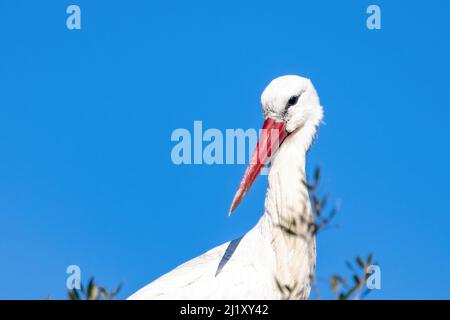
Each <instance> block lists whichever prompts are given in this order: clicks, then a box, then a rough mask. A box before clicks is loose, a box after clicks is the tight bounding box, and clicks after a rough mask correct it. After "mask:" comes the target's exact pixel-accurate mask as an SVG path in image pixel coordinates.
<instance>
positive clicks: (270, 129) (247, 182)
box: [228, 118, 288, 216]
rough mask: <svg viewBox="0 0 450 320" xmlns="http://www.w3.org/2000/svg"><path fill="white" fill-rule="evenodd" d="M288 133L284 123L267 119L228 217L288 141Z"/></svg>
mask: <svg viewBox="0 0 450 320" xmlns="http://www.w3.org/2000/svg"><path fill="white" fill-rule="evenodd" d="M287 135H288V133H287V132H286V124H285V123H284V122H276V121H275V120H273V119H270V118H268V119H266V120H265V121H264V125H263V128H262V132H261V136H260V137H259V141H258V144H257V145H256V149H255V151H254V152H253V155H252V158H251V160H250V163H249V164H248V167H247V170H245V173H244V177H243V178H242V181H241V184H240V185H239V189H238V190H237V192H236V195H235V196H234V199H233V203H232V204H231V208H230V211H229V212H228V216H231V214H232V213H233V211H234V210H235V209H236V208H237V206H238V205H239V204H240V203H241V201H242V199H243V198H244V196H245V194H246V193H247V191H248V190H249V189H250V187H251V186H252V184H253V182H255V180H256V177H257V176H258V174H259V173H260V171H261V169H262V167H264V165H265V164H266V163H267V162H268V161H269V160H270V158H271V157H272V155H273V154H275V152H276V151H277V150H278V148H279V147H280V146H281V144H282V143H283V141H284V139H286V137H287Z"/></svg>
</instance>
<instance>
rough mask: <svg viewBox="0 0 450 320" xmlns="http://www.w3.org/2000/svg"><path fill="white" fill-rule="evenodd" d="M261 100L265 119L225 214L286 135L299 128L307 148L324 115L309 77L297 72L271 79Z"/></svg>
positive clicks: (243, 194)
mask: <svg viewBox="0 0 450 320" xmlns="http://www.w3.org/2000/svg"><path fill="white" fill-rule="evenodd" d="M261 104H262V108H263V113H264V119H265V121H264V125H263V130H262V132H261V136H260V138H259V141H258V144H257V146H256V150H255V151H254V153H253V156H252V158H251V160H250V163H249V165H248V167H247V170H246V171H245V174H244V177H243V178H242V181H241V183H240V185H239V189H238V191H237V192H236V195H235V196H234V199H233V203H232V204H231V208H230V211H229V213H228V215H231V213H232V212H233V211H234V209H236V207H237V206H238V205H239V203H240V202H241V201H242V199H243V198H244V196H245V194H246V193H247V191H248V190H249V189H250V187H251V186H252V184H253V182H254V181H255V179H256V177H257V176H258V174H259V172H260V171H261V169H262V167H263V166H264V165H265V164H266V163H267V162H268V161H270V158H271V157H272V156H273V155H274V154H275V153H276V151H277V150H278V149H279V147H280V146H281V144H282V143H283V142H284V141H285V139H286V138H288V137H289V136H290V135H292V134H294V133H295V132H298V134H302V135H304V137H302V138H303V142H304V148H305V149H308V148H309V146H310V144H311V142H312V140H313V138H314V135H315V133H316V128H317V126H318V125H319V123H320V121H321V120H322V117H323V110H322V107H321V106H320V102H319V97H318V96H317V93H316V90H315V89H314V86H313V85H312V83H311V81H310V80H309V79H306V78H302V77H299V76H294V75H288V76H283V77H279V78H276V79H275V80H273V81H272V82H271V83H270V84H269V85H268V86H267V88H266V89H265V90H264V92H263V93H262V96H261ZM305 151H306V150H305Z"/></svg>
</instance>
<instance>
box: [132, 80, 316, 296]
mask: <svg viewBox="0 0 450 320" xmlns="http://www.w3.org/2000/svg"><path fill="white" fill-rule="evenodd" d="M261 102H262V106H263V112H264V117H265V119H266V122H265V128H266V127H267V128H269V129H270V128H276V130H275V129H274V130H275V131H274V132H275V133H276V134H278V137H279V138H280V141H279V144H281V145H280V146H279V148H278V146H273V148H269V149H271V151H270V150H269V153H268V155H269V156H270V153H273V155H271V169H270V173H269V177H268V182H269V184H268V189H267V194H266V199H265V210H264V214H263V215H262V217H261V218H260V220H259V222H258V223H257V224H256V226H255V227H254V228H253V229H252V230H250V231H249V232H248V233H246V234H245V235H244V236H243V237H241V238H239V239H237V240H233V241H230V242H227V243H225V244H223V245H220V246H218V247H216V248H214V249H211V250H209V251H208V252H206V253H204V254H202V255H201V256H199V257H196V258H194V259H192V260H190V261H188V262H186V263H184V264H182V265H180V266H178V267H177V268H175V269H174V270H172V271H170V272H169V273H167V274H165V275H163V276H161V277H160V278H158V279H157V280H155V281H153V282H152V283H150V284H148V285H147V286H145V287H144V288H142V289H141V290H139V291H137V292H136V293H134V294H133V295H132V296H131V297H129V299H137V300H140V299H283V298H289V299H307V298H308V297H309V292H310V285H311V278H312V276H313V274H314V270H315V257H316V246H315V239H314V236H313V235H312V234H311V233H310V232H309V231H308V224H309V223H311V222H312V221H313V217H312V214H311V207H310V203H309V197H308V192H307V189H306V186H305V183H304V182H305V181H306V175H305V156H306V153H307V151H308V149H309V147H310V146H311V143H312V141H313V139H314V137H315V134H316V129H317V127H318V125H319V123H320V121H321V119H322V114H323V113H322V107H321V106H320V102H319V98H318V96H317V94H316V91H315V89H314V87H313V85H312V83H311V82H310V81H309V80H308V79H305V78H302V77H298V76H283V77H280V78H277V79H275V80H273V81H272V82H271V83H270V84H269V86H268V87H267V88H266V89H265V90H264V92H263V94H262V97H261ZM261 140H264V141H263V142H261ZM268 141H269V142H272V141H271V140H270V136H269V137H268V136H267V135H266V136H265V137H264V135H263V134H262V135H261V139H260V143H259V145H258V148H259V147H261V148H260V149H258V151H260V152H261V151H262V150H263V149H264V146H265V145H266V144H267V142H268ZM277 149H278V150H277ZM257 153H258V152H257ZM265 162H267V159H263V160H262V161H261V163H257V164H255V163H253V164H252V163H251V164H250V165H249V168H248V169H247V171H246V174H245V175H244V179H243V181H242V183H241V185H240V188H239V190H238V192H237V195H236V197H235V199H234V201H233V204H232V208H231V211H233V210H234V209H235V207H236V206H237V205H238V204H239V202H240V201H241V200H242V198H243V196H244V195H245V193H246V192H247V190H248V189H249V187H250V185H251V184H252V182H253V181H254V178H255V177H256V176H255V174H257V173H259V170H260V167H261V165H263V164H264V163H265ZM258 165H259V166H258ZM282 227H283V228H282ZM286 227H288V228H289V229H290V230H291V231H293V233H295V235H293V234H289V233H288V232H286V230H285V228H286Z"/></svg>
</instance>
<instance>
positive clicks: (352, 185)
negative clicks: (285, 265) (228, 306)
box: [0, 0, 450, 299]
mask: <svg viewBox="0 0 450 320" xmlns="http://www.w3.org/2000/svg"><path fill="white" fill-rule="evenodd" d="M72 3H74V4H77V5H79V6H80V7H81V10H82V29H81V30H75V31H69V30H68V29H67V28H66V18H67V14H66V8H67V6H68V5H69V4H72ZM374 3H376V4H378V5H379V6H380V7H381V10H382V29H381V30H379V31H370V30H368V29H367V28H366V18H367V15H366V8H367V6H368V5H369V4H371V2H368V1H339V2H338V1H335V2H331V1H298V0H297V1H277V2H268V1H247V2H246V3H242V2H240V1H239V2H238V1H221V2H217V1H215V2H214V3H213V2H211V1H204V2H197V1H189V2H186V1H177V2H174V1H172V2H170V3H165V4H162V2H160V3H155V2H152V3H150V1H143V0H141V1H133V2H132V3H130V2H124V1H121V2H120V1H116V2H111V1H86V0H84V1H81V0H79V1H70V2H69V1H58V3H57V2H56V1H52V2H51V1H34V2H30V1H23V0H15V1H6V0H1V1H0V39H1V44H0V48H1V50H0V88H1V90H0V152H1V153H0V255H1V259H0V283H1V288H0V298H32V299H43V298H45V297H47V295H51V296H52V297H53V298H64V297H65V281H66V277H67V275H66V273H65V270H66V267H67V266H68V265H71V264H76V265H79V266H80V267H81V270H82V276H83V279H84V280H85V281H86V280H87V279H88V278H89V277H90V276H95V277H96V279H97V280H98V282H100V283H102V284H104V285H105V286H107V287H112V286H114V285H116V284H117V283H119V282H123V283H124V288H123V292H122V294H121V295H120V297H122V298H125V297H126V296H128V295H129V294H131V293H132V292H134V291H135V290H137V289H138V288H140V287H142V286H143V285H145V284H147V283H148V282H150V281H151V280H153V279H155V278H156V277H157V276H159V275H161V274H163V273H165V272H167V271H169V270H170V269H171V268H173V267H175V266H176V265H178V264H179V263H182V262H184V261H185V260H187V259H189V258H192V257H194V256H197V255H199V254H201V253H202V252H204V251H205V250H207V249H209V248H211V247H213V246H216V245H218V244H220V243H223V242H225V241H227V240H231V239H233V238H236V237H238V236H240V235H242V234H243V233H245V232H246V231H248V230H249V229H250V228H251V227H252V226H253V225H254V224H255V222H256V221H257V219H258V218H259V216H260V214H261V213H262V209H263V199H264V191H265V187H266V180H265V178H263V177H260V178H259V179H258V181H257V183H256V184H255V185H254V187H253V188H252V190H251V192H250V193H249V194H248V196H247V197H246V199H245V201H244V202H243V203H242V205H241V206H240V208H239V209H238V211H237V212H236V214H235V215H234V216H233V217H232V218H230V219H229V218H227V217H226V213H227V209H228V206H229V205H230V201H231V200H232V197H233V195H234V192H235V191H236V189H235V188H236V186H237V184H238V183H239V181H240V178H241V175H242V173H243V171H244V166H242V165H222V166H219V165H215V166H214V165H213V166H208V165H196V166H195V165H191V166H189V165H185V166H175V165H173V164H172V162H171V158H170V154H171V150H172V147H173V146H174V143H173V142H171V140H170V136H171V133H172V131H173V130H174V129H176V128H187V129H192V128H193V122H194V120H201V121H203V126H204V128H219V129H221V130H225V129H226V128H258V127H259V126H260V125H261V123H262V115H261V110H260V105H259V97H260V94H261V91H262V90H263V89H264V87H265V85H267V83H268V82H269V81H270V80H271V79H273V78H275V77H277V76H280V75H283V74H300V75H303V76H306V77H309V78H311V79H312V81H313V83H314V84H315V86H316V89H317V90H318V93H319V95H320V97H321V102H322V104H323V106H324V109H325V122H326V125H324V126H322V127H321V128H320V132H319V137H318V140H317V142H316V144H315V145H314V146H313V150H312V151H311V153H310V154H309V158H308V166H309V167H308V172H312V170H313V168H314V166H316V165H320V166H321V167H322V169H323V181H322V183H323V184H322V189H323V190H324V191H328V192H329V193H331V194H332V196H333V198H334V200H337V199H341V200H342V205H341V210H340V212H339V214H338V217H337V219H336V221H335V222H336V223H337V224H338V225H339V227H338V228H332V229H330V230H328V231H326V232H324V233H322V234H321V235H320V236H319V239H318V261H317V272H318V276H319V279H322V280H320V281H319V289H320V290H321V291H322V292H323V294H324V296H327V294H326V292H327V290H326V284H325V283H324V279H326V278H327V277H328V276H329V275H330V274H331V273H333V272H342V273H345V265H344V262H345V260H349V259H352V258H353V257H355V256H356V255H358V254H362V255H366V254H368V253H369V252H374V253H375V256H376V258H377V261H378V262H379V264H380V265H381V271H382V289H381V290H379V291H376V292H373V293H372V294H371V296H370V297H371V298H386V299H391V298H449V297H450V279H449V277H448V276H447V274H448V271H449V270H450V254H449V246H450V236H449V232H448V226H449V224H450V205H449V201H448V196H449V188H448V181H449V179H450V171H449V169H448V163H450V152H449V147H448V146H449V137H450V126H448V123H447V122H448V118H449V116H450V111H449V104H450V94H449V91H448V90H449V88H450V62H449V59H448V57H449V56H450V43H449V40H448V31H449V30H450V21H449V19H448V16H449V14H450V4H449V2H448V1H444V0H441V1H438V0H434V1H426V2H425V1H374Z"/></svg>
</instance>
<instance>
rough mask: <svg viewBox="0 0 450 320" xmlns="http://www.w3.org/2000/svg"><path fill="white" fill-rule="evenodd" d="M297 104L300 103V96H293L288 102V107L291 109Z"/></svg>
mask: <svg viewBox="0 0 450 320" xmlns="http://www.w3.org/2000/svg"><path fill="white" fill-rule="evenodd" d="M297 102H298V96H293V97H291V98H290V99H289V101H288V103H287V106H286V107H287V108H289V107H291V106H293V105H296V104H297Z"/></svg>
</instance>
